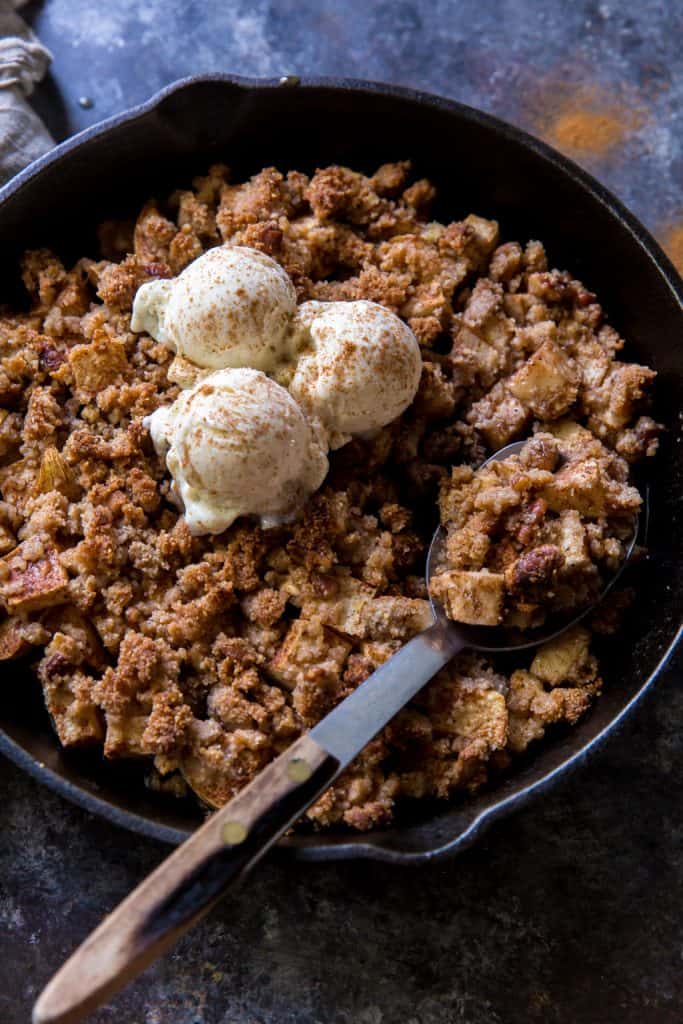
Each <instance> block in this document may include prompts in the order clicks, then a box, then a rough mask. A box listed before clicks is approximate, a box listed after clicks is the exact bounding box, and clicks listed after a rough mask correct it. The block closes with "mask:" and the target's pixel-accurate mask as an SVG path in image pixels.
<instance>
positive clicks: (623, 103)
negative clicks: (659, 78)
mask: <svg viewBox="0 0 683 1024" xmlns="http://www.w3.org/2000/svg"><path fill="white" fill-rule="evenodd" d="M533 107H534V108H535V110H534V114H535V117H534V120H535V122H536V124H535V128H536V131H538V132H539V134H540V135H541V136H542V137H543V138H544V139H545V140H546V141H547V142H549V143H550V144H551V145H552V146H555V147H556V148H557V149H559V150H561V151H562V152H563V153H566V154H568V155H569V156H574V157H577V158H578V159H583V160H590V159H591V158H593V159H601V158H604V157H606V156H608V155H609V154H610V153H612V152H613V151H614V150H616V149H617V148H618V147H619V146H622V145H623V144H624V143H625V142H626V141H627V140H628V138H629V137H630V136H631V135H633V133H634V132H635V131H637V129H638V128H640V127H641V126H642V124H643V122H644V120H645V114H644V111H643V109H642V107H641V106H640V105H639V104H638V102H637V99H635V100H634V97H623V98H622V97H621V96H617V95H615V94H612V93H610V92H608V91H607V90H606V89H604V88H603V87H599V86H596V85H578V86H577V85H572V84H569V83H561V84H552V85H549V84H547V83H546V84H545V86H544V89H543V92H542V94H541V95H540V97H538V98H537V100H536V102H535V103H534V104H533Z"/></svg>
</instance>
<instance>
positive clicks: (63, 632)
mask: <svg viewBox="0 0 683 1024" xmlns="http://www.w3.org/2000/svg"><path fill="white" fill-rule="evenodd" d="M409 178H410V166H409V164H408V163H397V164H388V165H385V166H384V167H381V168H379V170H377V172H376V173H375V174H374V175H373V176H372V177H365V176H364V175H362V174H358V173H356V172H354V171H352V170H349V169H348V168H343V167H328V168H324V169H322V170H318V171H316V173H315V174H314V175H313V176H312V177H311V178H310V179H309V178H308V177H307V176H306V175H304V174H301V173H299V172H296V171H291V172H289V173H288V174H286V175H283V174H281V173H280V172H279V171H277V170H276V169H275V168H267V169H265V170H263V171H261V172H260V173H259V174H257V175H255V176H254V177H253V178H252V179H250V180H249V181H247V182H244V183H237V184H233V183H232V182H231V181H230V175H229V172H228V169H227V168H226V167H223V166H215V167H211V168H210V169H209V172H208V174H207V175H206V176H205V177H201V178H197V179H196V180H195V181H194V183H193V187H192V189H191V190H186V191H181V192H176V193H175V194H174V195H173V196H172V197H171V198H170V200H169V201H168V202H167V203H164V204H160V203H156V202H150V203H148V204H147V205H146V206H145V207H144V209H143V210H142V212H141V213H140V215H139V217H138V218H137V221H136V222H135V223H134V224H126V223H113V222H112V223H108V224H105V225H103V226H102V228H101V231H100V242H101V259H99V260H92V259H82V260H80V261H79V262H78V263H77V264H76V265H75V267H73V268H72V269H70V270H67V269H66V268H65V267H64V266H63V265H62V263H61V262H60V261H59V259H58V258H57V257H56V256H54V255H53V254H52V253H51V252H48V251H47V250H38V251H34V252H30V253H27V255H26V257H25V260H24V268H23V269H24V281H25V284H26V288H27V290H28V292H29V295H30V299H31V308H30V311H29V312H28V313H21V314H14V313H10V312H5V313H3V315H2V317H1V318H0V353H1V356H2V361H1V364H0V494H1V495H2V500H1V501H0V556H2V557H0V599H1V601H2V606H3V608H4V613H5V614H4V618H3V621H2V622H1V623H0V657H2V658H4V659H8V658H16V657H19V656H23V655H25V654H26V653H27V652H30V651H32V650H33V652H34V654H35V656H36V658H37V672H38V676H39V678H40V681H41V683H42V686H43V689H44V693H45V700H46V704H47V707H48V710H49V712H50V715H51V717H52V720H53V722H54V725H55V729H56V731H57V734H58V736H59V738H60V740H61V742H62V743H63V744H64V745H66V746H78V745H84V744H102V745H103V748H104V752H105V754H106V756H107V757H144V758H147V759H149V760H150V761H151V762H153V767H152V774H151V777H150V785H151V786H152V788H154V789H156V790H159V791H164V792H172V793H174V794H176V795H178V794H181V793H182V792H184V791H185V787H186V785H189V787H191V789H192V790H194V791H195V792H196V793H197V794H198V795H199V796H200V797H201V798H202V799H203V800H204V801H205V802H206V803H207V804H209V805H214V806H215V805H218V804H220V803H222V802H224V801H225V800H227V799H228V798H229V797H230V796H231V795H232V794H233V793H235V792H236V791H237V790H238V789H239V788H240V787H241V786H243V785H244V784H245V783H246V782H247V781H248V780H249V779H250V778H252V777H253V775H254V774H255V773H256V772H258V771H259V770H260V769H261V768H262V767H263V766H264V765H265V764H266V763H267V762H268V761H269V760H270V759H271V758H273V757H274V756H276V755H277V754H278V753H279V752H280V751H282V750H284V749H285V748H286V747H287V746H288V745H289V744H290V743H291V742H292V741H293V740H294V739H295V738H296V737H297V736H298V735H300V733H301V732H302V731H303V730H305V729H307V728H308V727H310V726H311V725H312V724H314V723H315V722H316V721H317V720H318V719H319V718H320V716H321V715H324V714H325V713H326V712H327V711H328V710H329V709H330V708H331V707H333V706H334V704H335V703H336V702H338V701H339V700H340V699H342V698H343V697H344V696H345V695H347V694H348V693H350V692H351V691H352V690H353V689H354V688H355V687H356V686H358V685H359V684H360V683H361V682H362V681H363V679H365V678H366V677H367V676H368V674H369V673H371V672H372V671H373V670H374V669H375V668H376V667H377V666H379V665H380V664H381V663H382V662H383V661H385V660H386V659H387V658H388V657H390V656H391V654H392V653H393V652H394V651H395V650H396V649H397V648H398V646H399V645H400V644H401V643H402V642H404V641H405V640H407V639H408V638H409V637H410V636H412V635H414V634H415V633H416V632H418V631H419V630H421V629H422V628H424V626H425V625H426V624H428V622H429V619H430V615H429V608H428V604H427V601H426V593H425V586H424V580H423V576H422V573H423V569H424V561H425V555H426V546H427V543H428V540H429V537H430V536H431V532H432V530H433V528H434V526H435V524H436V521H437V498H438V493H439V488H440V487H443V488H444V491H443V493H445V494H448V489H449V487H451V486H453V483H452V482H453V481H454V480H455V481H456V482H457V481H458V480H460V479H464V477H462V474H465V477H466V475H467V474H471V472H472V467H475V468H476V467H477V466H478V465H479V464H480V463H481V462H482V461H483V459H484V458H485V457H486V454H487V453H490V452H491V451H492V450H493V449H495V448H498V447H500V446H501V445H503V444H506V443H507V442H509V441H511V440H513V439H515V438H518V437H520V436H524V435H525V434H527V433H531V432H532V431H533V430H534V429H538V428H539V427H540V426H541V425H542V426H543V430H545V431H548V432H550V433H551V434H552V435H554V437H555V438H560V439H562V438H565V439H566V437H567V434H568V433H569V434H571V432H572V431H573V430H576V429H579V428H578V427H576V426H575V424H580V425H581V429H582V436H584V435H585V432H586V431H588V432H590V435H589V436H590V438H591V440H592V441H594V443H595V444H596V445H598V444H599V447H600V448H601V450H605V451H606V452H607V455H606V456H605V457H606V458H609V459H613V460H615V461H614V464H615V465H618V466H619V467H620V468H619V472H620V473H621V474H622V479H623V473H625V471H626V470H625V467H626V462H625V461H624V460H626V461H628V462H633V461H636V460H637V459H640V458H641V457H643V456H646V455H652V454H653V453H654V451H655V450H656V447H657V434H658V427H657V425H656V423H655V422H654V421H653V420H652V419H651V418H650V417H649V416H648V415H647V411H646V408H645V401H646V395H647V389H648V386H649V385H650V383H651V380H652V378H653V376H654V374H653V372H652V371H651V370H649V369H648V368H647V367H643V366H637V365H635V364H632V363H625V362H621V361H619V360H618V359H617V358H616V356H617V353H618V352H619V350H620V349H621V347H622V345H623V341H622V339H621V338H620V337H619V336H618V335H617V334H616V332H615V331H614V330H613V329H612V328H611V327H609V326H608V325H607V324H606V323H605V322H604V319H603V314H602V310H601V308H600V306H599V305H598V303H597V301H596V298H595V296H594V295H593V294H592V293H590V292H589V291H587V290H586V289H585V288H584V287H583V285H582V284H581V283H580V282H578V281H575V280H573V279H572V278H571V276H570V275H569V274H567V273H563V272H559V271H556V270H549V269H548V265H547V261H546V256H545V252H544V249H543V246H542V245H541V244H540V242H537V241H532V242H529V243H528V244H527V245H526V247H522V246H521V245H518V244H517V243H516V242H505V243H503V244H501V243H500V240H499V236H498V226H497V224H496V223H495V222H493V221H490V220H486V219H483V218H481V217H478V216H475V215H470V216H468V217H466V218H465V219H464V220H463V221H461V222H456V223H452V224H448V225H442V224H439V223H435V222H433V221H430V220H429V207H430V203H431V202H432V200H433V198H434V189H433V187H432V186H431V185H430V184H429V182H426V181H417V182H413V183H409ZM221 243H228V244H239V245H248V246H253V247H255V248H257V249H260V250H262V251H263V252H266V253H268V254H269V255H270V256H272V257H273V258H274V259H276V260H277V261H278V262H279V263H280V264H281V265H282V266H283V267H284V268H285V269H286V270H287V272H288V273H289V274H290V276H291V278H292V280H293V282H294V284H295V287H296V290H297V294H298V297H299V300H300V301H302V300H307V299H322V300H326V299H327V300H344V299H370V300H373V301H377V302H380V303H383V304H384V305H386V306H387V307H388V308H390V309H391V310H394V311H395V312H397V313H398V314H399V315H401V316H402V317H403V318H404V319H405V320H406V321H407V322H408V324H409V325H410V326H411V328H412V329H413V331H414V332H415V334H416V335H417V337H418V339H419V341H420V344H421V346H422V350H423V361H424V366H423V374H422V382H421V385H420V389H419V391H418V394H417V397H416V399H415V402H414V403H413V405H412V406H411V408H410V409H408V411H407V412H406V413H405V414H404V415H403V416H402V417H401V418H400V420H398V421H397V422H395V423H393V424H391V425H390V426H388V427H386V428H385V429H383V430H381V431H380V432H379V434H378V435H377V436H376V437H375V438H373V439H372V440H369V441H360V440H355V441H353V442H351V443H349V444H348V445H346V446H345V447H344V448H341V449H340V450H339V451H338V452H336V453H334V455H333V457H332V460H331V469H330V474H329V477H328V479H327V481H326V483H325V485H324V486H323V488H322V490H321V491H320V492H319V493H318V494H316V495H315V496H314V497H313V498H312V499H311V500H310V501H309V503H308V505H307V508H306V510H305V513H304V516H303V518H302V520H301V521H300V522H299V523H296V524H294V525H292V526H289V527H282V528H278V529H276V530H269V531H267V532H264V531H262V530H261V529H259V528H258V527H256V526H254V525H252V524H251V523H250V522H248V521H246V520H238V521H237V523H235V524H234V526H233V527H231V528H230V529H229V530H227V531H226V532H225V533H224V534H222V535H221V536H219V537H213V538H197V537H193V536H192V535H191V534H190V532H189V530H188V528H187V526H186V524H185V522H184V521H183V519H182V518H179V516H178V513H177V511H176V510H175V509H174V507H173V505H172V504H170V503H169V501H168V500H167V499H168V487H169V480H168V478H167V474H166V473H165V467H164V465H163V463H162V462H161V461H160V460H159V459H158V458H157V456H156V455H155V453H154V451H153V448H152V445H151V443H150V441H149V437H148V435H147V432H146V430H145V429H144V428H143V426H142V419H143V417H145V416H146V415H148V414H149V413H151V412H152V411H153V410H154V409H156V408H157V407H158V406H160V405H162V404H168V403H170V402H171V401H173V400H174V399H175V397H176V396H177V394H178V388H177V387H176V386H175V384H173V383H172V382H171V381H170V380H169V378H168V373H167V371H168V367H169V364H170V360H171V353H170V352H169V351H168V349H167V348H165V347H164V346H163V345H160V344H157V343H156V342H155V341H154V340H153V339H152V338H150V337H148V336H146V335H144V334H143V335H135V334H133V333H132V332H131V330H130V313H131V304H132V301H133V298H134V295H135V292H136V290H137V288H138V287H139V286H140V284H141V283H143V282H144V281H148V280H150V279H151V278H155V277H162V278H163V277H170V276H173V275H175V274H177V273H179V272H180V270H182V269H183V267H185V266H186V265H187V264H188V263H189V262H190V261H191V260H193V259H194V258H195V257H196V256H197V255H199V254H200V253H201V252H203V251H204V250H206V249H207V248H209V247H211V246H212V245H216V244H221ZM584 428H585V429H584ZM558 443H560V444H563V443H565V441H563V440H560V441H559V442H558ZM566 443H569V442H566ZM603 446H604V447H603ZM615 453H616V455H615ZM617 456H618V457H619V458H618V459H617ZM453 467H455V468H453ZM569 511H571V508H570V509H569ZM527 514H530V513H529V510H528V509H527V510H525V512H524V513H523V515H527ZM485 515H486V510H484V511H483V512H482V516H484V517H485ZM533 521H534V520H533V514H530V524H529V525H530V529H531V530H532V531H533ZM475 525H476V524H475ZM521 526H524V524H521ZM485 535H486V531H485V530H478V529H474V534H473V536H472V538H471V542H468V544H469V549H470V552H471V556H472V557H474V558H475V559H476V558H479V557H481V556H482V552H483V549H484V548H485V546H486V539H485ZM482 537H483V538H484V539H482ZM594 540H595V543H596V544H599V542H600V538H594ZM480 547H481V549H482V550H481V551H480ZM483 557H484V558H485V557H486V556H485V554H483ZM472 568H473V566H471V565H468V569H472ZM618 611H619V603H618V602H614V603H613V605H612V607H611V611H609V612H607V613H605V614H604V615H603V619H604V622H603V624H602V628H603V630H605V631H607V630H609V629H613V628H614V625H615V621H616V616H617V613H618ZM600 686H601V681H600V676H599V671H598V666H597V663H596V661H595V658H594V657H593V656H592V655H591V653H590V634H589V632H588V630H587V629H585V628H584V627H577V628H576V629H574V630H573V631H572V632H571V633H570V634H569V635H567V636H564V637H562V638H560V639H559V640H556V641H553V642H552V643H550V644H548V645H546V646H545V647H544V648H542V649H541V650H539V651H538V652H537V653H536V654H535V655H534V656H533V657H531V656H529V655H527V656H526V657H525V658H522V659H521V663H520V664H519V667H517V668H516V669H515V670H514V671H512V673H510V672H509V670H508V671H506V672H503V671H502V669H501V668H500V667H498V666H496V664H494V663H492V662H490V661H488V660H485V659H483V658H481V657H478V656H474V655H464V656H462V657H460V658H458V659H457V660H456V661H454V662H453V664H452V665H451V666H449V667H448V668H447V669H446V670H444V671H443V672H441V673H440V675H439V676H438V677H437V678H436V679H435V680H434V681H433V682H432V683H430V684H429V685H428V686H427V687H426V688H425V689H424V691H422V693H420V694H419V696H418V697H417V698H416V699H415V701H414V702H413V703H412V704H411V706H409V707H408V708H406V709H404V710H403V711H402V712H401V713H400V714H399V715H397V716H396V718H395V719H394V721H392V722H391V723H390V725H388V726H387V727H386V729H384V730H383V732H382V733H381V734H380V735H379V736H378V737H377V738H376V739H375V740H374V741H373V742H372V743H371V744H369V746H368V747H367V748H366V749H365V750H364V751H363V753H362V754H361V755H360V757H359V758H358V759H357V760H356V762H355V763H354V764H353V765H352V766H351V767H350V769H349V770H348V771H347V772H346V773H345V774H344V775H343V776H342V777H341V778H340V779H339V780H338V781H337V782H336V783H335V784H334V785H333V786H332V788H331V789H330V790H329V791H328V792H327V793H325V794H324V795H323V796H322V797H321V798H320V800H319V801H318V802H317V803H316V804H315V806H314V807H313V808H311V810H310V811H309V812H308V818H309V819H310V820H311V821H312V822H314V823H316V824H317V825H321V826H323V825H332V824H336V823H339V822H344V823H346V824H347V825H350V826H352V827H354V828H359V829H368V828H371V827H373V826H376V825H380V824H385V823H387V822H389V821H390V820H391V819H392V817H393V814H394V808H395V803H396V801H397V800H398V799H399V798H402V797H425V796H439V797H447V796H448V795H449V794H451V793H452V792H454V791H455V790H457V789H466V790H474V789H476V788H477V787H479V786H481V785H482V784H483V783H485V782H486V780H487V778H489V777H490V775H491V774H492V773H493V774H494V775H498V774H499V773H500V772H501V771H502V770H504V769H505V768H506V767H507V766H508V765H509V763H510V760H511V756H512V755H514V754H516V753H519V752H521V751H523V750H525V749H526V747H527V746H528V744H529V743H530V742H532V741H533V740H536V739H538V738H540V737H541V736H543V734H544V733H545V731H546V729H547V727H548V726H549V725H551V724H554V723H557V722H567V723H570V724H572V723H574V722H576V721H577V720H578V718H579V717H580V716H581V714H583V713H584V711H585V710H586V709H587V708H588V707H589V706H590V703H591V701H592V700H593V698H594V697H595V695H596V694H597V693H598V692H599V690H600Z"/></svg>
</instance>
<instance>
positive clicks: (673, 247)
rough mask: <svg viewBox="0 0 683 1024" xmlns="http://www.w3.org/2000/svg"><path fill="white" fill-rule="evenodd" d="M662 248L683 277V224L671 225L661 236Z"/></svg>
mask: <svg viewBox="0 0 683 1024" xmlns="http://www.w3.org/2000/svg"><path fill="white" fill-rule="evenodd" d="M661 242H662V248H663V249H664V252H665V253H666V254H667V256H668V257H669V259H670V260H671V262H672V263H673V265H674V266H675V268H676V270H678V272H679V274H681V275H683V222H681V223H679V224H671V225H670V226H669V227H668V228H665V229H664V231H663V233H662V236H661Z"/></svg>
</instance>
